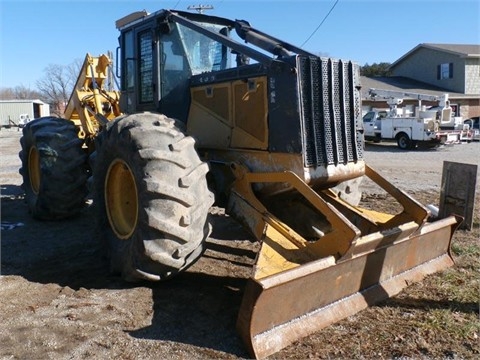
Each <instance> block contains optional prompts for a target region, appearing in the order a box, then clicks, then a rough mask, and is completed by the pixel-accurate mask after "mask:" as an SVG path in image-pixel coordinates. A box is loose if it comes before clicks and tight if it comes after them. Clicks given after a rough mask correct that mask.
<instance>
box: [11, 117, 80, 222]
mask: <svg viewBox="0 0 480 360" xmlns="http://www.w3.org/2000/svg"><path fill="white" fill-rule="evenodd" d="M77 134H78V128H77V127H76V126H75V125H74V124H73V122H71V121H68V120H65V119H61V118H55V117H44V118H39V119H37V120H34V121H31V122H29V123H27V124H26V125H25V127H24V128H23V136H22V138H21V139H20V143H21V146H22V150H21V151H20V153H19V156H20V159H21V161H22V167H21V168H20V174H21V175H22V176H23V185H22V187H23V189H24V191H25V199H26V201H27V204H28V208H29V211H30V212H31V214H32V216H33V217H35V218H38V219H43V220H58V219H63V218H66V217H70V216H73V215H75V214H77V213H78V212H79V211H80V210H81V209H82V208H83V207H84V205H85V198H86V196H87V188H86V180H87V168H86V158H87V154H86V152H85V151H84V150H83V149H82V145H83V140H81V139H80V138H79V137H78V135H77Z"/></svg>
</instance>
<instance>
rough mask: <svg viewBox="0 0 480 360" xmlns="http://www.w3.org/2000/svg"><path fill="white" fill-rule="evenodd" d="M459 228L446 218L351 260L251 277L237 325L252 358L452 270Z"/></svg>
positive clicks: (319, 262)
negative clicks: (454, 237) (452, 250)
mask: <svg viewBox="0 0 480 360" xmlns="http://www.w3.org/2000/svg"><path fill="white" fill-rule="evenodd" d="M456 225H457V219H456V218H455V217H448V218H446V219H443V220H441V221H438V222H435V223H429V224H426V225H425V226H424V227H423V228H422V229H421V231H420V232H419V233H418V234H416V235H414V236H411V237H407V238H403V239H399V240H396V241H394V242H392V243H390V244H387V245H380V246H378V247H374V248H368V247H365V246H364V247H363V251H362V252H361V253H359V254H356V255H355V256H354V257H351V258H348V259H340V260H338V261H336V262H335V259H334V258H333V257H328V258H325V259H321V260H317V261H313V262H310V263H307V264H304V265H301V266H299V267H296V268H293V269H290V270H287V271H284V272H281V273H278V274H275V275H271V276H268V277H265V278H262V279H254V278H250V279H249V280H248V284H247V287H246V289H245V294H244V298H243V302H242V305H241V308H240V312H239V317H238V321H237V330H238V332H239V333H240V336H241V337H242V339H243V341H244V342H245V344H247V346H248V349H249V351H250V354H251V355H252V356H254V357H255V358H264V357H266V356H269V355H271V354H273V353H275V352H277V351H279V350H281V349H282V348H284V347H286V346H288V345H290V344H291V343H293V342H294V341H296V340H298V339H301V338H303V337H305V336H307V335H309V334H311V333H313V332H315V331H318V330H320V329H322V328H324V327H326V326H328V325H331V324H333V323H335V322H337V321H339V320H341V319H343V318H346V317H348V316H350V315H353V314H355V313H357V312H359V311H360V310H362V309H365V308H366V307H368V306H371V305H373V304H375V303H377V302H379V301H382V300H385V299H387V298H388V297H390V296H393V295H395V294H398V293H399V292H400V291H401V290H402V289H403V288H405V287H406V286H408V285H409V284H410V283H412V282H416V281H419V280H421V279H423V278H424V277H425V276H426V275H429V274H432V273H435V272H437V271H440V270H442V269H444V268H447V267H449V266H452V265H453V260H452V258H451V256H450V241H451V238H452V235H453V232H454V229H455V228H456ZM371 243H372V244H375V242H371ZM261 251H262V250H261Z"/></svg>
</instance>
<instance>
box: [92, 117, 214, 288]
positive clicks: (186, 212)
mask: <svg viewBox="0 0 480 360" xmlns="http://www.w3.org/2000/svg"><path fill="white" fill-rule="evenodd" d="M207 172H208V165H207V164H205V163H203V162H201V161H200V159H199V157H198V154H197V152H196V150H195V148H194V140H193V138H191V137H186V136H184V135H183V133H182V132H181V131H180V130H179V129H178V127H176V126H175V121H174V120H172V119H169V118H167V117H165V116H163V115H159V114H153V113H142V114H134V115H128V116H125V117H122V118H120V119H118V120H116V121H115V122H114V123H112V124H111V126H110V127H109V129H108V131H107V133H106V134H105V137H104V139H103V141H102V145H101V147H100V148H99V149H97V156H96V159H95V168H94V171H93V187H94V205H95V209H96V219H97V220H98V224H97V232H98V233H99V234H100V236H101V237H102V239H103V241H104V243H105V245H106V247H107V252H108V254H109V258H110V267H111V270H112V271H113V272H117V273H121V274H122V277H123V278H124V279H125V280H128V281H136V280H142V279H145V280H155V281H157V280H164V279H167V278H170V277H172V276H174V275H176V274H177V273H179V272H181V271H182V270H185V269H186V268H187V267H188V266H190V265H192V264H193V263H194V262H195V261H196V260H197V259H198V258H199V257H200V256H201V255H202V253H203V251H204V246H205V239H206V237H207V236H208V234H209V232H210V228H209V226H208V223H207V216H208V209H209V208H210V205H211V204H212V203H213V195H212V193H211V192H210V191H209V190H208V187H207V181H206V174H207Z"/></svg>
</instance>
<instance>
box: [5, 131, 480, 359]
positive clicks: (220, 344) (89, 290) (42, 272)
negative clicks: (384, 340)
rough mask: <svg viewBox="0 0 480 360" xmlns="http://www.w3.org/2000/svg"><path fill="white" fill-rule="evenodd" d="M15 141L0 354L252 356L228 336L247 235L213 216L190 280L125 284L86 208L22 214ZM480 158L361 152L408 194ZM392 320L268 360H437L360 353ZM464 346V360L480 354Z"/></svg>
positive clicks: (8, 183) (12, 140) (350, 322)
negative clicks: (39, 216)
mask: <svg viewBox="0 0 480 360" xmlns="http://www.w3.org/2000/svg"><path fill="white" fill-rule="evenodd" d="M20 136H21V132H18V131H17V130H16V129H2V130H1V131H0V154H1V164H0V185H1V220H2V222H8V223H10V224H11V225H12V226H11V227H10V228H9V229H2V232H1V262H2V264H1V265H2V267H1V277H0V293H1V294H2V296H1V297H0V323H1V324H2V326H1V327H0V344H1V345H0V358H2V359H33V358H35V359H53V358H55V359H57V358H61V359H67V358H68V359H83V358H99V359H100V358H121V359H160V358H169V359H190V358H192V359H200V358H201V359H212V358H213V359H228V358H231V359H238V358H248V354H247V353H246V352H245V350H244V347H243V345H242V343H241V341H240V339H239V338H238V336H237V334H236V332H235V321H236V315H237V311H238V308H239V306H240V301H241V297H242V291H243V288H244V285H245V279H246V278H248V276H249V273H250V269H251V266H252V264H253V262H254V258H255V250H256V245H255V244H252V243H251V241H250V238H251V236H250V235H249V234H248V233H246V232H245V231H244V230H243V229H242V228H241V227H240V226H239V225H238V224H236V223H235V222H233V221H232V220H231V219H230V218H229V217H228V216H225V215H224V214H223V212H222V209H215V211H212V219H213V225H214V228H213V229H214V230H213V233H212V235H211V237H210V238H209V239H208V250H207V252H206V253H205V255H204V256H203V257H202V258H201V259H200V260H199V261H198V262H197V263H196V264H195V265H194V266H193V267H191V268H190V269H189V270H188V271H187V272H186V273H184V274H181V275H180V276H178V277H177V278H175V279H173V280H172V281H169V282H166V283H161V284H136V285H128V284H125V283H124V282H122V281H121V280H120V279H118V278H116V277H113V276H111V275H109V273H108V269H107V265H106V262H105V261H104V259H103V257H102V253H101V251H100V248H99V245H98V244H97V243H96V242H95V241H94V236H93V234H92V233H91V232H92V224H93V221H94V219H93V218H92V213H91V211H90V209H89V208H88V207H87V208H86V209H85V210H84V211H83V212H82V213H81V215H80V216H79V217H78V218H75V219H69V220H66V221H62V222H39V221H36V220H33V219H31V218H30V217H29V216H28V214H27V208H26V205H25V203H24V201H23V192H22V190H21V188H20V185H21V182H22V180H21V178H20V175H19V174H18V168H19V166H20V161H19V158H18V152H19V150H20V146H19V138H20ZM479 155H480V143H471V144H462V145H455V146H450V147H444V148H440V149H437V150H429V151H420V150H419V151H410V152H404V151H400V150H398V149H397V148H396V146H395V145H394V144H375V145H367V147H366V150H365V158H366V161H367V163H368V164H370V166H372V167H373V168H374V169H376V170H377V171H379V172H380V173H381V174H383V175H384V176H385V177H386V178H387V179H389V180H390V181H391V182H393V184H395V185H397V186H398V187H400V188H402V189H403V190H406V191H407V192H412V191H413V192H414V193H419V192H426V193H435V192H439V190H440V182H441V171H442V165H443V161H445V160H448V161H456V162H466V163H474V164H479V160H480V156H479ZM477 184H479V182H478V180H477ZM362 187H363V190H364V191H365V192H367V193H370V194H373V193H375V191H376V190H375V188H374V187H372V186H371V184H369V183H368V182H364V183H363V185H362ZM369 311H370V312H369ZM425 311H427V312H428V309H427V310H424V312H423V314H424V313H425ZM392 312H393V310H389V307H379V308H377V309H376V310H368V311H366V312H363V314H366V315H361V316H367V318H366V319H363V318H362V317H361V316H360V318H359V317H352V318H349V319H346V320H344V321H342V322H341V323H339V324H338V325H336V326H334V327H331V328H330V329H325V331H322V332H319V333H318V334H316V335H315V334H314V335H312V336H310V337H307V338H305V339H304V340H301V341H299V342H296V343H295V344H293V345H291V346H289V347H287V348H286V349H284V350H282V351H281V352H279V353H278V354H276V355H275V358H295V359H304V358H332V357H334V358H335V357H336V358H338V357H341V358H352V357H356V358H362V357H363V358H384V357H387V358H391V357H398V356H400V357H402V356H407V357H408V356H412V354H413V356H414V357H416V356H422V354H423V355H425V354H426V355H428V354H430V355H431V354H434V355H435V354H436V355H438V354H437V353H435V352H433V350H431V352H430V353H428V352H427V353H425V352H422V351H420V352H417V353H415V351H413V352H404V353H402V352H401V351H400V352H398V351H399V350H398V349H397V350H395V351H397V352H394V351H393V350H391V349H388V348H387V349H385V346H386V345H378V346H383V347H380V348H378V346H377V347H376V348H374V349H373V350H372V349H367V348H366V343H365V342H364V341H363V340H362V339H365V338H364V337H365V336H368V335H365V331H367V332H369V333H371V334H373V335H374V334H377V335H378V333H377V332H376V328H381V327H382V324H386V323H388V322H393V324H392V325H393V326H395V318H394V317H393V318H392ZM411 313H414V311H412V312H411ZM402 314H403V313H402ZM402 316H403V315H402ZM412 316H413V318H414V319H416V318H415V316H416V315H412ZM365 321H367V322H365ZM369 321H371V322H369ZM411 324H413V323H411ZM367 328H368V329H370V330H368V329H367ZM410 328H413V325H410ZM389 331H391V330H389ZM361 334H363V335H361ZM475 334H476V333H475ZM362 336H364V337H362ZM399 336H400V335H399ZM410 336H411V338H408V336H406V335H404V337H403V338H402V339H403V340H402V341H404V342H405V344H406V343H407V342H415V336H417V337H418V334H417V335H415V334H410ZM329 337H330V338H329ZM395 339H396V338H395ZM377 341H378V337H377ZM395 341H397V340H395ZM462 341H464V342H466V343H468V344H467V345H468V346H469V347H467V346H466V345H465V346H464V348H468V349H471V348H473V347H472V345H470V343H472V341H473V340H472V341H470V340H468V341H467V340H462ZM373 342H375V341H373ZM390 342H392V343H393V342H394V341H393V340H391V341H390ZM427 343H428V341H427ZM379 344H380V342H379ZM372 346H373V345H372ZM422 346H423V347H424V348H427V349H430V348H432V349H433V348H434V344H430V345H428V344H427V345H425V344H423V345H422ZM407 347H408V346H407ZM468 349H467V350H465V351H466V353H461V355H462V354H463V356H460V357H463V358H465V357H466V358H468V357H469V355H472V358H473V357H474V354H478V351H477V350H475V349H474V350H468ZM469 351H470V352H469ZM395 354H396V355H395ZM440 354H442V353H440ZM465 354H466V355H465ZM415 355H416V356H415ZM433 357H436V356H433Z"/></svg>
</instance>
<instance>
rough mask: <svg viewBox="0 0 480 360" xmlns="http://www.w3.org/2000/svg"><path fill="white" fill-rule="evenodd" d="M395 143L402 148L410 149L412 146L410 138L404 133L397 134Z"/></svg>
mask: <svg viewBox="0 0 480 360" xmlns="http://www.w3.org/2000/svg"><path fill="white" fill-rule="evenodd" d="M397 145H398V147H399V148H400V149H402V150H410V149H411V148H412V146H413V143H412V140H411V139H410V138H409V137H408V135H407V134H405V133H400V134H398V135H397Z"/></svg>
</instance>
